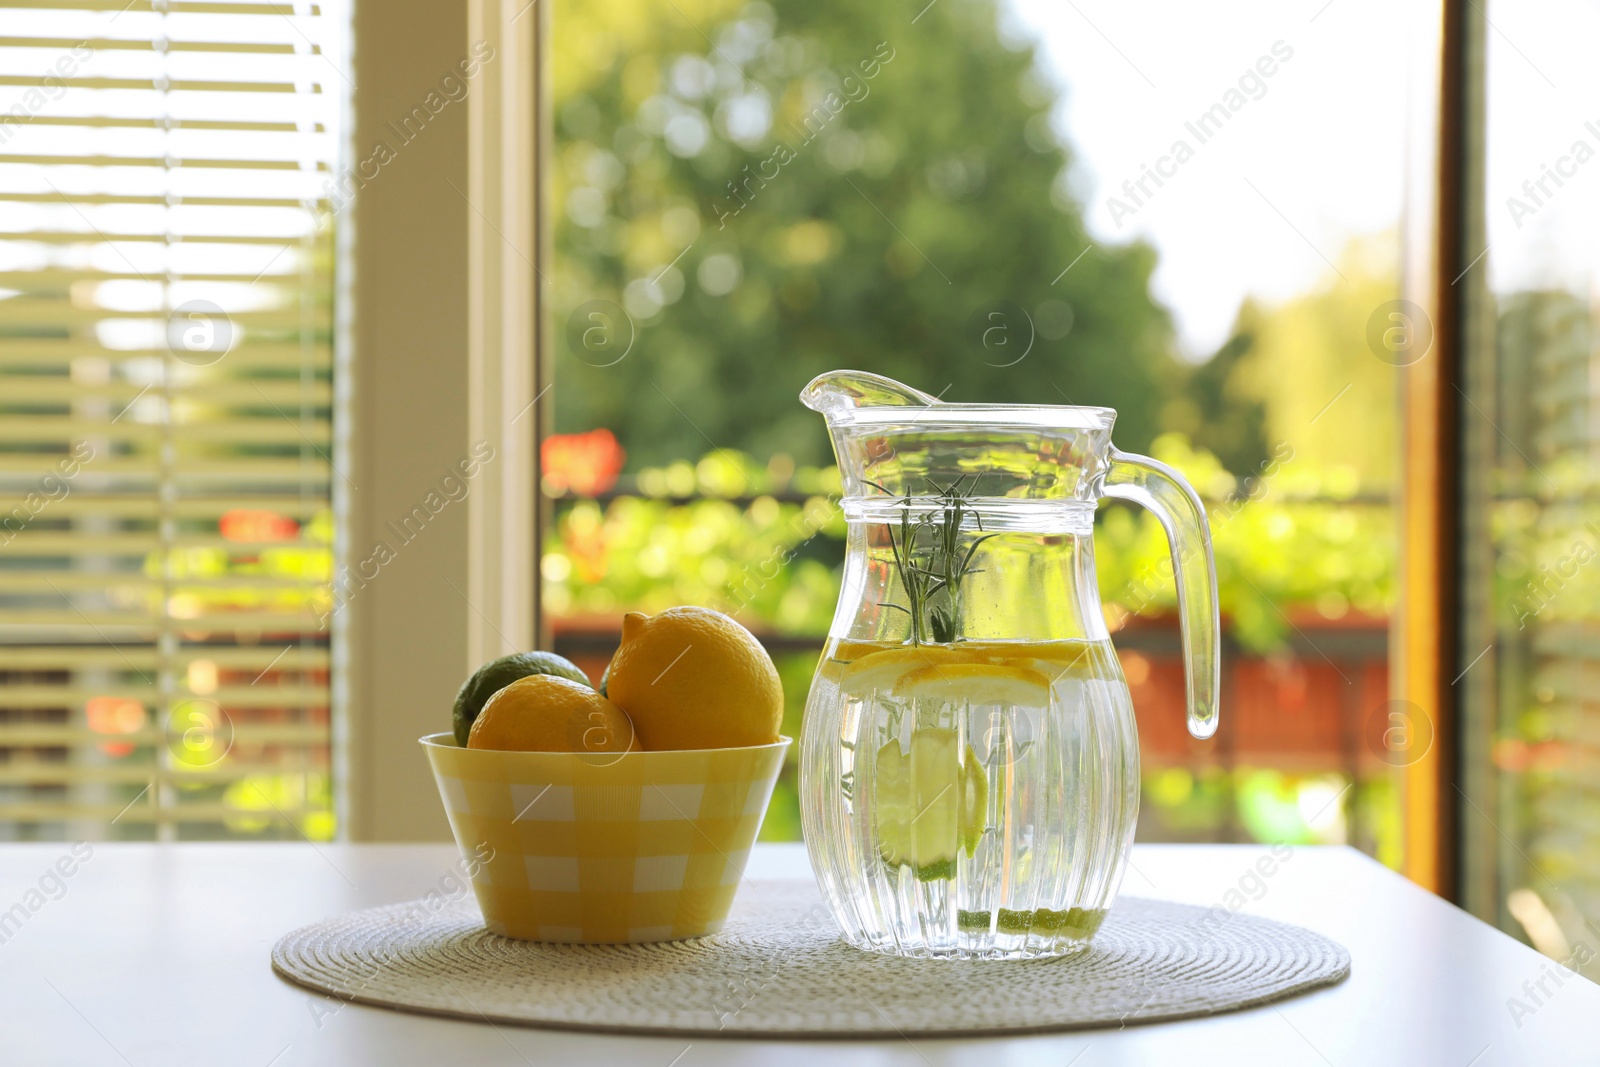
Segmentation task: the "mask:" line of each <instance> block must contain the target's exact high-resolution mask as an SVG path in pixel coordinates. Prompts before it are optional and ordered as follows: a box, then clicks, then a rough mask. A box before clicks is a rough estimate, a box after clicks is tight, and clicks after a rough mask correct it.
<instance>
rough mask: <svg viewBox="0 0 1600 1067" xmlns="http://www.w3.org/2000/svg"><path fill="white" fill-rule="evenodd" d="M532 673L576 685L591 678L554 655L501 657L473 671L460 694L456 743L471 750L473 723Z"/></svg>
mask: <svg viewBox="0 0 1600 1067" xmlns="http://www.w3.org/2000/svg"><path fill="white" fill-rule="evenodd" d="M530 674H553V675H555V676H556V677H558V678H571V679H572V680H573V681H574V682H582V683H583V684H584V685H588V684H589V676H588V675H586V674H584V673H583V671H582V670H580V669H579V668H578V665H577V664H575V663H573V662H572V661H571V660H569V659H566V658H564V657H562V656H558V655H556V654H555V653H554V652H513V653H512V654H511V655H509V656H501V657H500V658H499V659H497V660H492V661H490V662H488V663H485V664H484V665H483V666H481V667H479V668H478V669H477V670H476V671H473V672H472V677H471V678H468V679H467V680H466V681H464V682H462V683H461V688H460V689H459V690H457V692H456V703H455V708H454V709H453V711H452V713H451V716H450V718H451V723H452V725H454V727H455V731H456V744H458V745H460V746H461V747H462V748H466V747H467V736H468V733H469V732H470V731H471V729H472V723H473V721H474V720H476V719H477V717H478V714H479V712H481V711H482V710H483V706H484V704H486V703H488V701H489V698H490V697H492V696H494V695H495V694H496V693H498V692H499V691H500V690H502V689H504V688H505V687H506V686H508V685H510V684H511V683H512V682H514V681H516V680H517V679H518V678H526V677H528V676H529V675H530Z"/></svg>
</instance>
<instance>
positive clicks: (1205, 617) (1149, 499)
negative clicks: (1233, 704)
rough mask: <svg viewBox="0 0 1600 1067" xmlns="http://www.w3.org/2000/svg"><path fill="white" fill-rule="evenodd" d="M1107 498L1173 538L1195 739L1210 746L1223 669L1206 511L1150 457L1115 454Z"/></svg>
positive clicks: (1176, 478) (1168, 469)
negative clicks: (1145, 515) (1137, 511)
mask: <svg viewBox="0 0 1600 1067" xmlns="http://www.w3.org/2000/svg"><path fill="white" fill-rule="evenodd" d="M1109 459H1110V466H1109V469H1108V470H1107V472H1106V476H1105V482H1104V485H1103V487H1102V495H1103V496H1108V497H1115V498H1116V499H1119V500H1131V501H1133V502H1134V503H1136V504H1140V505H1142V506H1144V507H1146V508H1148V509H1150V511H1151V512H1153V513H1154V514H1155V517H1156V519H1157V520H1158V521H1160V523H1161V527H1162V529H1164V530H1165V531H1166V533H1167V545H1168V547H1169V548H1170V549H1171V552H1172V571H1173V577H1174V580H1175V581H1176V582H1177V585H1178V621H1179V624H1180V625H1181V627H1182V630H1183V668H1184V677H1185V678H1186V680H1187V682H1188V695H1189V734H1190V736H1192V737H1196V738H1199V739H1201V740H1204V739H1206V738H1208V737H1210V736H1211V735H1212V734H1214V733H1216V732H1217V696H1218V690H1219V689H1220V685H1221V677H1222V665H1221V661H1220V658H1219V649H1218V645H1219V644H1220V641H1221V630H1222V626H1221V619H1220V617H1219V615H1218V612H1217V565H1216V560H1215V558H1214V557H1213V556H1212V553H1211V527H1210V525H1209V524H1208V523H1207V521H1206V509H1205V505H1204V504H1202V503H1201V502H1200V497H1199V495H1198V494H1197V493H1195V491H1194V489H1193V487H1191V486H1190V485H1189V483H1188V482H1186V481H1185V480H1184V479H1183V476H1182V475H1180V474H1179V473H1178V472H1177V471H1175V470H1173V469H1172V468H1171V467H1168V466H1167V465H1166V464H1164V463H1158V462H1157V461H1155V460H1153V459H1151V458H1149V457H1148V456H1138V455H1133V454H1132V453H1128V452H1120V451H1118V450H1116V449H1115V448H1113V449H1112V450H1111V454H1110V457H1109Z"/></svg>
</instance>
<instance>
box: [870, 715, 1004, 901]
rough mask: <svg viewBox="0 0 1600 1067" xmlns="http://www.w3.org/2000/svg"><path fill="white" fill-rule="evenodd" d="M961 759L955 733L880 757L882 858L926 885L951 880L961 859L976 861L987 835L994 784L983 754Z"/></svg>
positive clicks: (877, 799) (926, 732) (915, 738)
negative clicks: (974, 855)
mask: <svg viewBox="0 0 1600 1067" xmlns="http://www.w3.org/2000/svg"><path fill="white" fill-rule="evenodd" d="M966 757H967V758H966V759H965V760H962V759H961V758H960V748H959V741H958V739H957V737H956V732H955V731H954V730H949V729H943V728H928V729H922V730H916V731H914V732H913V733H912V735H911V750H910V752H909V753H907V752H906V751H905V750H904V749H902V748H901V745H900V741H899V739H896V740H894V741H890V742H889V743H888V744H887V745H884V746H883V747H882V748H880V749H879V750H878V755H877V760H876V764H875V768H874V769H875V771H876V780H875V782H874V785H873V801H872V802H873V809H872V810H873V823H874V827H875V829H876V830H877V835H878V854H879V855H880V856H881V857H882V859H883V861H884V862H885V863H887V864H889V865H890V866H892V867H900V866H908V867H910V868H911V869H912V870H913V871H914V872H915V873H916V876H917V878H918V879H920V880H921V881H925V882H929V881H935V880H937V879H941V878H953V877H955V873H956V856H957V853H958V852H960V851H965V852H966V853H967V855H968V856H971V855H972V853H973V851H974V850H975V849H976V848H977V847H978V839H979V838H980V837H981V836H982V835H983V829H984V815H985V808H986V806H987V803H988V796H989V782H988V779H987V778H986V777H985V775H984V772H983V768H982V767H981V766H980V765H979V764H978V760H977V755H976V754H975V753H974V752H973V751H972V749H971V748H968V749H967V753H966Z"/></svg>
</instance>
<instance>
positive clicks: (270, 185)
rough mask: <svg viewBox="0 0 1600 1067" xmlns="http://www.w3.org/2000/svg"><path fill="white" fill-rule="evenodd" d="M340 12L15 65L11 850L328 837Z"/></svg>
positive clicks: (11, 93)
mask: <svg viewBox="0 0 1600 1067" xmlns="http://www.w3.org/2000/svg"><path fill="white" fill-rule="evenodd" d="M343 15H344V10H343V7H342V5H340V4H338V3H337V2H335V3H333V4H329V3H318V4H310V3H278V4H267V3H252V2H239V3H187V2H183V0H174V2H170V3H168V2H162V0H155V2H141V0H135V2H134V3H130V4H126V5H124V4H122V3H120V2H119V3H94V2H88V0H86V2H83V3H80V4H74V3H51V4H48V5H46V4H42V3H41V4H40V5H39V6H38V7H36V8H30V7H28V6H26V5H22V6H17V7H12V8H10V9H8V11H7V13H6V26H7V30H6V32H7V34H8V36H6V37H5V38H4V39H0V86H3V87H4V88H3V92H4V94H5V95H4V97H3V98H0V99H4V101H5V106H4V107H3V108H0V110H3V111H4V115H3V116H0V217H3V222H0V259H3V264H0V275H3V279H0V290H3V292H0V297H3V299H0V500H3V506H0V511H3V514H0V835H4V836H8V837H24V838H27V837H60V836H64V835H73V836H90V837H96V838H102V837H121V838H150V837H152V836H154V837H156V838H158V839H162V840H173V839H192V838H211V837H268V838H271V837H288V838H298V837H300V836H301V835H305V836H307V837H311V838H327V837H329V836H331V835H332V833H333V830H334V825H333V815H332V811H333V805H332V799H331V790H332V787H333V783H332V781H331V778H330V770H331V760H330V726H329V681H328V679H329V644H328V632H327V628H326V625H325V622H326V615H327V612H328V611H329V610H330V608H331V601H330V598H329V580H330V577H331V574H332V551H333V518H332V500H333V497H334V495H335V494H336V493H337V492H338V491H339V486H338V484H337V482H338V479H339V478H340V475H339V474H338V472H337V471H336V470H335V469H334V466H333V462H332V459H331V451H332V432H331V427H332V419H333V406H334V402H333V373H334V369H333V355H332V353H333V343H332V342H333V281H332V278H333V255H332V247H333V244H332V233H333V229H334V226H335V220H334V218H333V217H332V215H331V214H330V208H331V206H332V205H331V203H330V201H329V200H328V195H329V194H328V192H327V186H328V183H329V182H330V179H331V178H332V176H333V173H334V165H335V161H336V158H337V155H338V151H339V146H340V143H341V140H340V126H339V122H340V114H341V109H342V101H343V99H344V93H345V92H346V90H347V85H346V82H345V81H344V77H343V75H342V74H341V73H340V68H341V63H342V60H341V58H340V56H341V55H342V52H343V32H342V27H341V18H342V17H343Z"/></svg>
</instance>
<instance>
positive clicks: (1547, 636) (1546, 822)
mask: <svg viewBox="0 0 1600 1067" xmlns="http://www.w3.org/2000/svg"><path fill="white" fill-rule="evenodd" d="M1487 19H1488V20H1489V22H1490V24H1491V25H1492V28H1490V27H1489V26H1485V25H1484V24H1483V23H1482V22H1481V21H1474V28H1475V32H1476V33H1477V34H1478V35H1479V37H1480V38H1481V41H1482V46H1483V48H1484V52H1483V53H1482V54H1483V55H1484V56H1485V57H1486V59H1485V65H1484V70H1485V71H1486V73H1485V74H1484V75H1483V78H1484V80H1483V94H1484V96H1483V99H1484V111H1483V117H1484V132H1485V136H1484V140H1483V145H1484V158H1483V160H1482V172H1481V173H1482V180H1483V186H1482V200H1481V205H1480V206H1479V208H1478V214H1477V215H1476V217H1475V218H1474V219H1473V222H1474V223H1475V224H1476V226H1477V227H1478V229H1477V235H1476V243H1475V244H1474V245H1473V247H1472V252H1473V253H1476V252H1477V251H1478V250H1480V249H1487V252H1486V254H1485V255H1484V256H1483V260H1482V262H1481V264H1479V265H1478V266H1477V267H1475V268H1474V269H1473V270H1472V271H1471V272H1469V273H1468V275H1467V278H1468V279H1470V282H1471V285H1472V288H1471V289H1470V290H1469V293H1470V294H1471V297H1472V315H1471V318H1470V320H1469V322H1470V325H1471V330H1470V338H1471V341H1472V345H1471V350H1470V357H1469V364H1468V375H1467V380H1468V393H1469V394H1470V395H1469V396H1468V400H1467V403H1466V404H1464V406H1463V409H1462V412H1461V420H1462V422H1461V425H1462V432H1463V435H1464V447H1465V449H1466V463H1465V485H1466V489H1467V497H1466V514H1465V516H1464V520H1465V524H1466V528H1467V533H1468V540H1467V546H1468V549H1467V550H1468V553H1469V555H1468V566H1467V568H1466V577H1467V590H1468V597H1467V617H1466V623H1467V625H1466V633H1465V638H1464V642H1465V643H1464V645H1463V647H1462V649H1461V654H1462V656H1463V657H1464V658H1463V660H1462V662H1463V663H1470V664H1471V666H1470V668H1469V669H1468V670H1467V671H1466V673H1465V675H1464V676H1463V678H1462V680H1461V684H1462V686H1463V687H1464V688H1465V697H1466V702H1467V703H1466V708H1467V727H1466V730H1465V735H1464V736H1465V740H1466V741H1467V742H1468V746H1467V748H1466V756H1467V771H1468V777H1467V786H1468V790H1467V791H1468V794H1469V800H1468V803H1467V804H1466V805H1465V806H1464V809H1463V812H1462V819H1463V831H1464V850H1465V857H1466V868H1465V888H1466V892H1467V895H1468V902H1469V904H1470V906H1471V907H1472V908H1473V909H1474V910H1475V911H1476V912H1478V913H1479V914H1480V915H1483V916H1484V917H1485V918H1488V919H1490V920H1491V921H1496V922H1498V923H1499V924H1500V925H1501V926H1503V927H1504V928H1505V929H1507V930H1509V931H1511V932H1513V933H1516V934H1518V935H1520V936H1523V937H1525V938H1527V939H1528V940H1529V941H1530V942H1531V943H1532V944H1533V945H1534V946H1535V947H1536V948H1538V949H1539V950H1541V951H1543V952H1545V953H1546V954H1547V955H1550V956H1553V957H1555V958H1557V959H1562V960H1568V961H1569V965H1570V966H1572V967H1574V968H1577V967H1580V965H1582V964H1584V963H1586V962H1587V963H1588V966H1587V967H1585V968H1583V969H1584V970H1585V971H1586V973H1588V974H1590V975H1591V976H1593V975H1594V973H1595V971H1594V970H1593V966H1594V964H1593V962H1592V961H1593V960H1594V958H1595V951H1594V950H1595V945H1596V941H1595V936H1596V935H1595V932H1594V928H1593V926H1592V925H1591V924H1590V920H1592V918H1593V917H1594V916H1596V915H1600V836H1597V830H1596V826H1597V824H1596V821H1595V818H1594V811H1595V793H1594V784H1593V783H1594V754H1595V751H1596V749H1595V743H1596V737H1597V733H1596V731H1597V729H1600V707H1597V705H1596V703H1595V694H1596V692H1597V687H1596V683H1597V682H1600V647H1597V645H1596V642H1595V635H1596V633H1597V632H1600V630H1597V627H1600V568H1596V567H1595V566H1593V561H1594V559H1595V557H1596V556H1597V555H1600V505H1597V499H1600V497H1597V493H1600V480H1597V478H1596V475H1595V470H1596V466H1595V461H1596V459H1597V457H1600V434H1597V431H1596V427H1597V415H1600V387H1597V384H1596V382H1597V380H1600V379H1597V374H1600V346H1597V335H1596V325H1595V324H1596V313H1597V310H1600V304H1597V302H1596V294H1597V293H1600V249H1597V247H1596V244H1595V240H1594V235H1595V234H1596V233H1597V232H1600V198H1597V197H1596V196H1595V190H1596V188H1597V186H1596V184H1595V182H1596V175H1600V164H1597V163H1595V162H1593V160H1594V158H1595V156H1596V153H1597V152H1600V127H1597V125H1596V124H1595V122H1594V118H1595V116H1594V115H1593V114H1591V113H1589V112H1587V111H1585V110H1584V103H1585V102H1586V101H1591V102H1592V101H1593V100H1594V99H1595V97H1596V93H1597V92H1600V77H1597V75H1596V71H1595V68H1594V64H1593V63H1592V62H1591V61H1590V60H1589V58H1588V56H1587V55H1586V52H1585V49H1584V43H1585V42H1587V41H1592V40H1593V39H1594V36H1595V34H1596V33H1597V32H1600V15H1597V13H1596V12H1595V10H1594V8H1593V7H1592V6H1590V5H1581V4H1556V5H1553V6H1552V5H1542V6H1533V7H1526V6H1523V5H1516V4H1504V3H1495V4H1492V5H1489V8H1488V11H1487ZM1580 950H1581V951H1582V953H1583V955H1581V956H1580V957H1578V958H1573V956H1572V953H1574V952H1576V951H1580Z"/></svg>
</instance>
